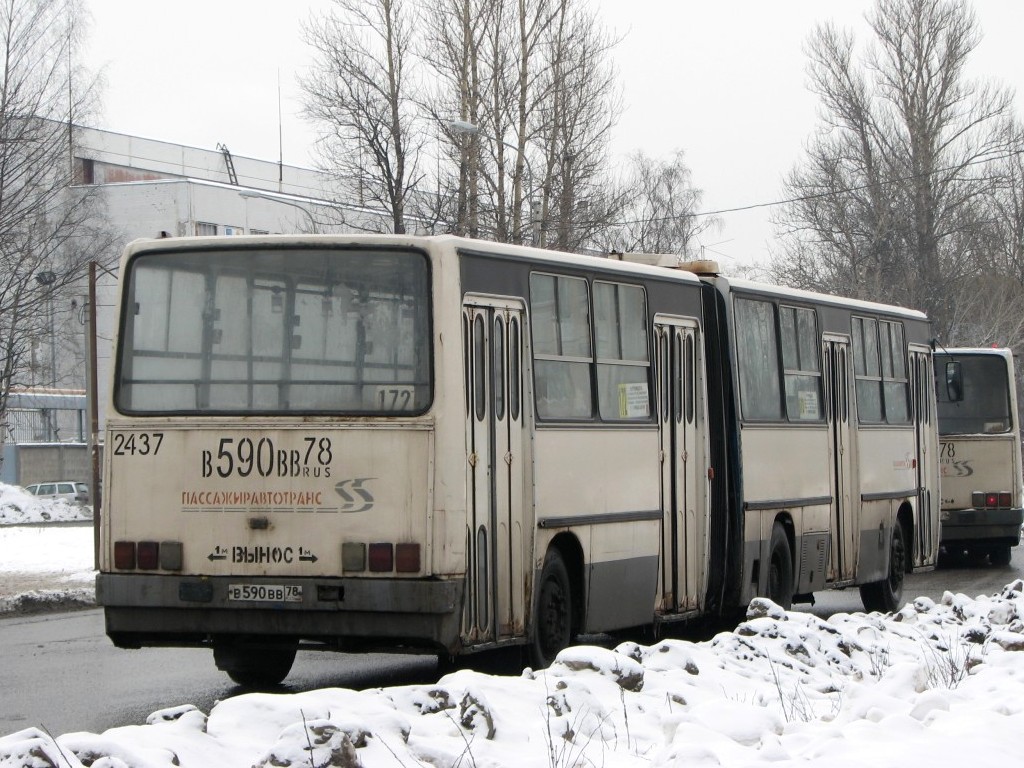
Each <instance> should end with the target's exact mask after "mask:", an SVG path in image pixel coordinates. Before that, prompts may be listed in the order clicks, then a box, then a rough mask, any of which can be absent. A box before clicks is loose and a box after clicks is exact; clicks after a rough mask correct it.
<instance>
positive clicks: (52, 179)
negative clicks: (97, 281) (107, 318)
mask: <svg viewBox="0 0 1024 768" xmlns="http://www.w3.org/2000/svg"><path fill="white" fill-rule="evenodd" d="M80 22H81V9H80V5H79V3H78V2H76V1H75V0H0V54H2V56H3V62H2V71H0V78H2V79H0V354H2V355H3V358H2V361H0V422H5V421H6V419H5V418H3V416H4V414H5V413H6V410H7V403H8V396H9V394H10V392H11V389H12V388H16V387H22V386H33V385H45V386H53V385H57V386H59V385H62V384H63V383H64V376H65V375H66V374H67V373H68V369H67V368H62V366H61V359H60V358H61V356H62V355H61V353H62V352H63V348H62V345H61V344H60V339H61V337H62V336H64V335H65V334H66V333H68V332H69V329H75V321H76V318H75V315H74V312H73V311H72V309H73V306H74V305H73V304H72V297H73V296H74V295H75V294H76V293H77V292H78V291H79V290H80V286H81V283H82V281H83V278H84V275H85V272H86V268H87V264H88V262H89V261H91V260H94V259H99V260H102V261H105V260H107V259H108V258H109V255H110V245H111V238H110V235H109V234H108V235H103V234H102V230H103V227H102V212H101V209H100V206H99V203H98V200H97V197H96V196H95V194H94V191H93V190H92V189H91V188H88V187H84V188H83V187H77V188H73V187H72V183H73V181H74V177H73V171H72V163H71V155H72V152H71V142H72V130H73V129H72V123H73V121H74V120H75V119H78V118H79V117H81V116H83V115H85V114H87V113H88V111H89V110H90V109H91V105H92V103H93V97H94V87H93V83H92V82H90V81H87V80H86V78H85V75H84V73H83V72H82V71H81V70H79V69H78V68H77V66H76V63H75V58H74V51H75V44H76V43H77V40H78V37H77V35H78V34H79V33H80V31H81V28H82V27H81V23H80ZM76 333H78V334H80V333H81V330H80V326H79V327H78V328H77V329H76ZM75 373H78V372H77V371H76V372H75ZM3 438H4V434H3V432H0V442H2V441H3Z"/></svg>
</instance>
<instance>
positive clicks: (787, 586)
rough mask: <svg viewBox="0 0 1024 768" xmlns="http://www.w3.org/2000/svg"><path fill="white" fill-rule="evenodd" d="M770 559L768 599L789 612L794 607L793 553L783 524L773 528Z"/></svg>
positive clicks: (776, 524) (777, 524)
mask: <svg viewBox="0 0 1024 768" xmlns="http://www.w3.org/2000/svg"><path fill="white" fill-rule="evenodd" d="M769 549H770V550H771V555H770V556H769V558H768V599H769V600H771V601H772V602H773V603H775V604H776V605H778V606H780V607H781V608H785V609H786V610H787V611H788V610H789V609H790V608H792V607H793V553H792V550H791V549H790V547H789V537H788V536H786V529H785V528H783V527H782V524H781V523H775V525H773V526H772V539H771V543H770V544H769Z"/></svg>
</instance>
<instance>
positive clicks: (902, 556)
mask: <svg viewBox="0 0 1024 768" xmlns="http://www.w3.org/2000/svg"><path fill="white" fill-rule="evenodd" d="M906 575H907V546H906V541H905V539H904V535H903V526H902V525H900V523H899V522H897V523H896V524H895V525H894V526H893V527H892V538H891V539H890V541H889V575H888V576H887V577H886V578H884V579H882V580H881V581H875V582H872V583H870V584H861V586H860V599H861V602H863V603H864V608H865V609H866V610H868V611H878V612H880V613H892V612H893V611H896V610H899V609H900V607H902V603H903V580H904V577H905V576H906Z"/></svg>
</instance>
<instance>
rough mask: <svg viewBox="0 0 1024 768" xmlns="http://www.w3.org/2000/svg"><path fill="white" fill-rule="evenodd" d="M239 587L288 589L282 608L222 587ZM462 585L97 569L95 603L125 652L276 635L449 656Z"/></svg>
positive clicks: (454, 643)
mask: <svg viewBox="0 0 1024 768" xmlns="http://www.w3.org/2000/svg"><path fill="white" fill-rule="evenodd" d="M240 583H244V584H245V585H246V587H248V588H250V589H251V588H259V587H264V588H266V589H267V590H268V591H269V594H271V595H273V594H275V592H274V590H276V589H277V588H280V587H283V586H288V587H291V588H292V589H290V590H289V593H290V598H289V600H288V601H287V602H285V601H281V602H270V601H268V600H266V599H264V600H261V601H259V602H257V601H251V600H234V599H230V598H229V587H230V586H232V585H238V584H240ZM462 584H463V583H462V581H461V580H450V581H446V580H413V579H344V578H342V579H328V578H282V577H260V578H251V577H246V578H239V577H236V576H218V577H198V576H191V577H190V576H161V575H143V574H111V573H100V574H99V575H98V576H97V577H96V602H97V604H99V605H101V606H102V607H103V609H104V613H105V618H106V630H107V635H108V636H109V637H110V638H111V640H112V641H113V642H114V644H115V645H117V646H120V647H124V648H139V647H143V646H175V647H188V646H203V645H207V644H208V643H210V642H211V641H212V640H213V638H214V636H221V637H223V636H233V637H242V636H249V637H262V638H266V637H273V636H279V637H287V638H295V639H301V640H308V641H314V642H323V643H328V644H332V645H335V646H339V647H351V648H359V647H361V646H372V645H373V644H374V641H379V640H386V641H387V645H389V646H391V647H394V646H396V645H403V644H408V645H409V646H410V647H415V646H421V647H423V648H425V649H435V650H436V649H449V650H451V649H454V648H456V647H457V645H458V641H459V630H460V625H461V618H462ZM295 587H300V588H301V589H299V590H296V589H294V588H295ZM235 592H236V593H237V590H235Z"/></svg>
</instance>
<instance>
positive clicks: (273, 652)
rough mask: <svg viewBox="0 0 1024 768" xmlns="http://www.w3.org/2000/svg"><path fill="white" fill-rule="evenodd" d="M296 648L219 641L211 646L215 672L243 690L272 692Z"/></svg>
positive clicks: (284, 644)
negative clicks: (258, 689)
mask: <svg viewBox="0 0 1024 768" xmlns="http://www.w3.org/2000/svg"><path fill="white" fill-rule="evenodd" d="M297 650H298V644H297V643H295V642H288V641H286V642H276V643H254V642H244V641H234V640H223V641H219V642H216V643H214V646H213V661H214V663H215V664H216V665H217V669H219V670H221V671H222V672H227V674H228V677H230V678H231V679H232V680H234V681H235V682H236V683H238V684H239V685H241V686H244V687H246V688H272V687H274V686H276V685H280V683H281V681H282V680H284V679H285V678H286V677H288V673H289V672H290V671H291V668H292V664H293V663H294V662H295V653H296V651H297Z"/></svg>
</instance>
